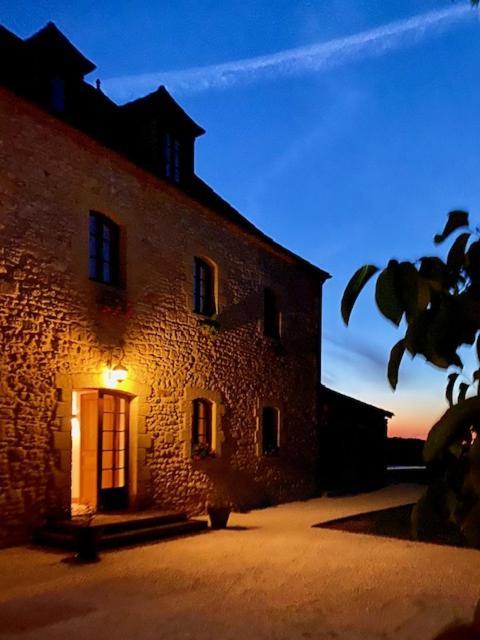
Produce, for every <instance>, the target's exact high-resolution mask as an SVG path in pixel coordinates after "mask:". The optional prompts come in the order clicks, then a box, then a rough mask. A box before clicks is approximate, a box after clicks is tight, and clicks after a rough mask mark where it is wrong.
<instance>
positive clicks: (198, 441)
mask: <svg viewBox="0 0 480 640" xmlns="http://www.w3.org/2000/svg"><path fill="white" fill-rule="evenodd" d="M201 422H203V423H204V428H203V429H201ZM191 442H192V448H193V447H195V446H197V445H205V446H208V447H209V448H210V449H211V450H213V403H212V401H211V400H208V398H203V397H199V398H194V400H193V401H192V435H191Z"/></svg>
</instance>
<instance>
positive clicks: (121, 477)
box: [115, 469, 125, 487]
mask: <svg viewBox="0 0 480 640" xmlns="http://www.w3.org/2000/svg"><path fill="white" fill-rule="evenodd" d="M115 486H116V487H124V486H125V470H124V469H118V470H117V471H115Z"/></svg>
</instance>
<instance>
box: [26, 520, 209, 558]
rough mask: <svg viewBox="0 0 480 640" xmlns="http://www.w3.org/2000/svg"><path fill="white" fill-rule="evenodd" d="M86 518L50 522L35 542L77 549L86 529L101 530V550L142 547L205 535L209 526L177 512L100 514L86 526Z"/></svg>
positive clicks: (39, 533)
mask: <svg viewBox="0 0 480 640" xmlns="http://www.w3.org/2000/svg"><path fill="white" fill-rule="evenodd" d="M87 522H88V521H87V520H86V518H85V516H74V517H72V518H71V519H70V520H58V521H55V522H50V523H49V524H48V525H46V526H45V527H42V528H41V529H39V530H38V531H37V532H36V534H35V536H34V542H36V543H37V544H44V545H49V546H53V547H61V548H64V549H75V548H76V546H77V540H78V530H79V529H84V528H85V526H88V527H89V528H94V529H97V530H98V533H99V547H100V549H107V548H108V549H110V548H113V547H121V546H125V545H133V544H141V543H143V542H151V541H153V540H160V539H163V538H173V537H177V536H182V535H189V534H193V533H198V532H201V531H205V530H206V529H207V526H208V525H207V522H206V521H205V520H195V519H191V518H188V517H187V514H186V513H177V512H174V511H140V512H137V513H108V514H105V513H101V514H97V515H95V516H93V517H92V518H91V519H90V521H89V523H88V524H87Z"/></svg>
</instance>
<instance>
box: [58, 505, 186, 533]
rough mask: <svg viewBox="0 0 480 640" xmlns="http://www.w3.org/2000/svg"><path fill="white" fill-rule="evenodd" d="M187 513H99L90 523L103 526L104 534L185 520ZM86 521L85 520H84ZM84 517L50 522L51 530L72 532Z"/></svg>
mask: <svg viewBox="0 0 480 640" xmlns="http://www.w3.org/2000/svg"><path fill="white" fill-rule="evenodd" d="M186 520H187V514H186V513H183V512H180V513H179V512H176V511H144V512H139V513H128V514H118V515H117V514H115V515H114V514H97V515H95V516H94V517H93V518H92V520H91V522H90V525H89V526H91V527H101V528H102V530H103V532H104V534H109V533H115V532H121V531H132V530H134V529H143V528H147V527H153V526H158V525H163V524H171V523H173V522H185V521H186ZM83 522H84V521H83ZM83 522H82V518H79V517H73V518H72V519H71V520H58V521H55V522H52V523H49V524H48V529H49V530H51V531H57V532H59V533H60V532H64V533H72V532H73V531H74V530H75V529H76V528H78V527H79V526H83Z"/></svg>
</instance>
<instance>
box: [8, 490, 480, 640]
mask: <svg viewBox="0 0 480 640" xmlns="http://www.w3.org/2000/svg"><path fill="white" fill-rule="evenodd" d="M418 491H419V489H418V488H417V487H415V486H413V485H411V486H410V485H397V486H392V487H389V488H386V489H382V490H381V491H377V492H374V493H369V494H363V495H360V496H354V497H342V498H319V499H316V500H310V501H307V502H296V503H292V504H287V505H282V506H279V507H273V508H270V509H265V510H261V511H252V512H251V513H248V514H233V516H232V517H231V522H230V525H231V527H230V528H229V529H228V530H226V531H219V532H211V533H206V534H201V535H197V536H193V537H188V538H182V539H176V540H171V541H164V542H159V543H155V544H150V545H146V546H141V547H135V548H129V549H122V550H117V551H109V552H104V553H103V554H102V561H101V562H100V563H98V564H95V565H86V566H78V565H71V564H68V563H64V562H61V560H62V558H63V557H65V555H66V554H65V553H59V552H56V551H45V550H43V549H39V548H33V547H32V548H25V547H16V548H12V549H6V550H3V551H0V639H1V640H3V639H4V638H21V639H22V640H30V639H31V640H33V639H35V640H42V639H44V638H45V639H47V638H48V640H57V639H58V640H60V639H61V640H65V639H67V640H77V639H80V638H81V639H85V638H91V639H92V640H93V639H96V638H108V639H114V640H122V639H124V638H125V639H126V638H128V639H132V640H170V639H172V640H176V639H180V638H182V639H187V638H191V639H195V640H203V639H207V638H208V639H213V638H215V639H217V640H223V639H232V640H233V639H235V640H242V639H243V638H245V639H256V638H259V639H263V638H268V639H272V640H273V639H274V640H283V639H285V640H286V639H289V640H295V639H297V638H298V639H305V638H313V639H330V638H342V639H343V638H344V639H346V640H351V639H352V640H353V639H355V640H357V639H358V640H369V639H372V640H373V639H375V640H376V639H377V638H378V639H382V640H385V639H389V638H395V639H397V638H398V639H402V640H403V639H405V640H407V639H410V638H411V639H412V640H413V639H415V640H423V639H426V640H428V639H430V638H432V637H433V636H434V635H435V633H437V632H438V631H439V630H440V629H441V628H442V627H444V626H445V625H446V624H448V623H451V622H453V621H454V620H469V619H470V618H471V616H472V612H473V608H474V605H475V603H476V601H477V599H478V598H479V597H480V552H478V551H474V550H465V549H457V548H452V547H441V546H436V545H430V544H419V543H413V542H406V541H401V540H393V539H386V538H379V537H373V536H364V535H355V534H350V533H344V532H341V531H333V530H325V529H319V528H312V526H311V525H313V524H317V523H319V522H321V521H326V520H329V519H332V518H336V517H341V516H345V515H351V514H355V513H361V512H365V511H369V510H372V509H378V508H384V507H388V506H396V505H400V504H404V503H405V502H408V501H409V500H413V499H415V497H416V496H417V495H418Z"/></svg>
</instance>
